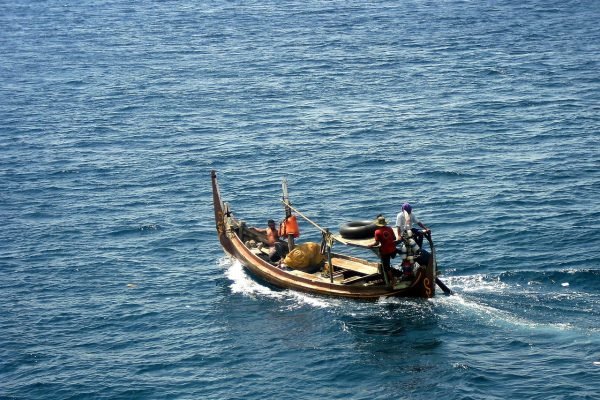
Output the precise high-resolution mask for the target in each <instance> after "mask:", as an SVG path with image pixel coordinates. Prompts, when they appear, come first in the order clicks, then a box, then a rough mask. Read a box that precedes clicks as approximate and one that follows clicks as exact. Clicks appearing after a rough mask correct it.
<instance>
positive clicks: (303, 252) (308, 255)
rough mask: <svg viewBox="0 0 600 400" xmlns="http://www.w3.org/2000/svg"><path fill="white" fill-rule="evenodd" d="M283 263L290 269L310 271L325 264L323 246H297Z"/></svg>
mask: <svg viewBox="0 0 600 400" xmlns="http://www.w3.org/2000/svg"><path fill="white" fill-rule="evenodd" d="M283 262H284V263H285V264H286V265H287V266H288V267H290V268H294V269H308V268H310V267H314V266H317V265H320V264H321V263H322V262H323V255H322V254H321V246H320V245H319V244H318V243H314V242H307V243H302V244H299V245H296V246H295V247H294V250H292V251H290V252H289V253H288V255H287V256H285V259H284V260H283Z"/></svg>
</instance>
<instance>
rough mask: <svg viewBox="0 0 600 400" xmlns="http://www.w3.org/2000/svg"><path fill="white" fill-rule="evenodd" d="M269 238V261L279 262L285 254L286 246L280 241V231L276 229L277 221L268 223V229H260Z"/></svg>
mask: <svg viewBox="0 0 600 400" xmlns="http://www.w3.org/2000/svg"><path fill="white" fill-rule="evenodd" d="M259 231H260V232H262V233H264V234H265V235H266V237H267V245H268V246H269V260H271V261H272V262H277V261H279V260H281V257H283V255H284V254H285V250H286V249H285V247H286V246H285V244H284V243H282V242H280V241H279V238H280V236H279V230H278V229H277V228H276V227H275V221H273V220H272V219H270V220H268V221H267V228H266V229H259Z"/></svg>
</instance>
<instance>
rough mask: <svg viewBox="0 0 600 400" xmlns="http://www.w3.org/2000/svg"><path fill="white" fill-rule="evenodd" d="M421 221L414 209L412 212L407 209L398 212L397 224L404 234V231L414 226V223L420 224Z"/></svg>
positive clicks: (399, 230) (400, 231)
mask: <svg viewBox="0 0 600 400" xmlns="http://www.w3.org/2000/svg"><path fill="white" fill-rule="evenodd" d="M420 223H421V221H420V220H419V218H417V216H416V215H415V213H414V211H413V212H411V213H410V214H409V213H407V212H406V211H405V210H402V211H400V212H399V213H398V216H397V217H396V226H397V227H398V232H399V233H400V234H402V232H404V231H407V230H409V229H411V228H412V227H413V224H417V225H418V224H420Z"/></svg>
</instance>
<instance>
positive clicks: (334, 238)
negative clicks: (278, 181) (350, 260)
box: [281, 200, 349, 246]
mask: <svg viewBox="0 0 600 400" xmlns="http://www.w3.org/2000/svg"><path fill="white" fill-rule="evenodd" d="M281 202H282V203H283V205H285V206H286V207H289V208H290V209H291V210H294V211H295V212H296V214H298V215H299V216H301V217H302V218H304V219H305V220H306V221H308V222H309V223H311V224H312V225H314V226H315V227H316V228H317V229H318V230H320V231H321V233H322V234H323V235H325V236H326V237H327V239H328V241H330V242H331V246H333V241H334V240H336V241H338V242H340V243H342V244H345V245H348V244H349V242H347V241H345V240H343V239H342V238H340V237H337V236H334V235H332V234H331V232H330V231H329V229H324V228H321V227H320V226H319V224H317V223H316V222H314V221H312V220H311V219H310V218H308V217H307V216H306V215H304V214H302V213H301V212H300V211H299V210H298V209H296V208H294V207H293V206H292V205H291V204H290V203H289V202H287V201H285V200H281Z"/></svg>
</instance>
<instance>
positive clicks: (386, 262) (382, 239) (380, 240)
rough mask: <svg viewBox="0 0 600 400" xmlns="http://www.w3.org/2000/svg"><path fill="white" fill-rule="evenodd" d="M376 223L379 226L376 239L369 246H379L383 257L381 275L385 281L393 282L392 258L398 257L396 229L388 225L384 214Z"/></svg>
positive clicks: (380, 254)
mask: <svg viewBox="0 0 600 400" xmlns="http://www.w3.org/2000/svg"><path fill="white" fill-rule="evenodd" d="M375 225H376V226H377V227H378V228H377V229H376V230H375V240H374V242H373V243H371V244H369V245H368V247H370V248H373V247H376V246H379V257H380V258H381V271H380V273H381V275H382V276H383V278H384V280H385V282H386V283H387V284H390V283H391V282H392V278H393V274H392V269H391V266H390V262H391V259H392V258H394V257H396V252H397V250H396V243H397V241H396V235H395V234H394V230H393V229H392V228H391V227H389V226H388V225H387V221H386V220H385V217H384V216H383V215H379V216H378V217H377V219H376V220H375Z"/></svg>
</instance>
